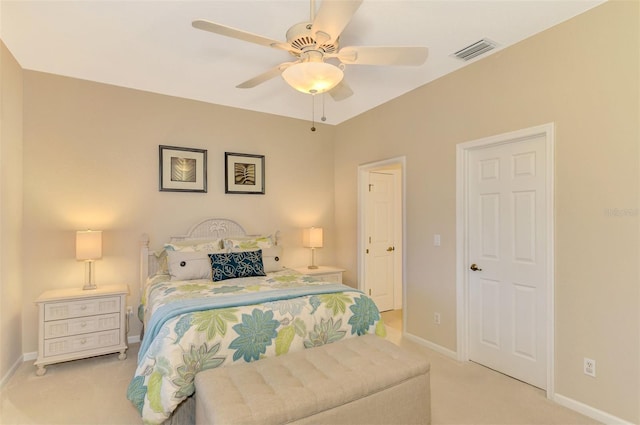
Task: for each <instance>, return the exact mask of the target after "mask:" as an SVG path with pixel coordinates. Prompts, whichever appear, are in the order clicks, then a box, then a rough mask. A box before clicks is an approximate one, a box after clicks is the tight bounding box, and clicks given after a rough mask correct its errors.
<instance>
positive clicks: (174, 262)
mask: <svg viewBox="0 0 640 425" xmlns="http://www.w3.org/2000/svg"><path fill="white" fill-rule="evenodd" d="M167 263H168V265H169V274H170V275H171V280H193V279H209V280H211V259H210V258H209V255H208V253H207V252H205V251H198V252H182V251H167Z"/></svg>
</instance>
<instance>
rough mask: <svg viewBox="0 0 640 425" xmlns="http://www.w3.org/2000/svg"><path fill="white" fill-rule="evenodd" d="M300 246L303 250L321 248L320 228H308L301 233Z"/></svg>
mask: <svg viewBox="0 0 640 425" xmlns="http://www.w3.org/2000/svg"><path fill="white" fill-rule="evenodd" d="M302 245H303V246H304V247H305V248H322V227H310V228H308V229H304V231H303V232H302Z"/></svg>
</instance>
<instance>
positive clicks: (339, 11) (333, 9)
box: [311, 0, 362, 44]
mask: <svg viewBox="0 0 640 425" xmlns="http://www.w3.org/2000/svg"><path fill="white" fill-rule="evenodd" d="M361 4H362V0H323V1H322V4H321V5H320V9H319V10H318V13H317V14H316V17H315V19H314V20H313V26H312V27H311V33H312V34H314V35H315V38H316V39H321V40H323V41H322V43H323V44H324V43H334V42H335V41H336V39H337V38H338V37H339V36H340V34H342V31H343V30H344V28H345V27H346V26H347V24H348V23H349V21H351V18H352V17H353V14H354V13H356V10H358V8H359V7H360V5H361ZM317 33H319V34H317ZM316 34H317V35H316ZM324 40H326V41H324Z"/></svg>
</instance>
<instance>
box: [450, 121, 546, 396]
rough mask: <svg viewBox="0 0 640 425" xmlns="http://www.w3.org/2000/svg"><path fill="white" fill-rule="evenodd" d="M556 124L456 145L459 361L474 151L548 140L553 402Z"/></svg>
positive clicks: (465, 345) (464, 334)
mask: <svg viewBox="0 0 640 425" xmlns="http://www.w3.org/2000/svg"><path fill="white" fill-rule="evenodd" d="M554 133H555V126H554V123H553V122H551V123H547V124H543V125H539V126H535V127H530V128H526V129H522V130H517V131H512V132H509V133H503V134H498V135H494V136H489V137H485V138H482V139H477V140H472V141H469V142H464V143H459V144H457V145H456V294H457V297H456V298H457V299H456V310H457V314H456V319H457V324H456V327H457V345H458V350H457V351H458V360H459V361H468V360H469V310H468V309H469V270H468V268H467V265H468V264H469V228H468V223H469V220H468V203H467V197H468V194H469V188H468V184H467V181H468V166H469V152H470V151H472V150H477V149H483V148H487V147H493V146H498V145H502V144H507V143H513V142H518V141H520V140H527V139H530V138H532V137H538V136H544V138H545V150H546V170H547V172H546V178H545V185H546V189H545V190H546V192H547V193H546V203H547V208H546V211H545V214H546V217H547V223H548V226H547V232H546V242H547V243H546V245H547V246H546V250H547V258H546V260H547V270H546V279H547V286H546V292H547V294H546V297H545V298H546V301H547V317H545V320H546V331H547V338H546V344H547V353H546V354H547V385H546V393H547V398H549V399H551V398H553V394H554V383H555V382H554V377H555V373H554V370H555V364H554V352H555V347H554V341H555V335H554V330H555V314H554V309H555V306H554V304H555V303H554V294H555V280H554V279H555V273H554V270H555V263H554V259H555V255H554V246H555V238H554V235H555V231H554V228H555V220H554V217H555V215H554V211H555V208H554V187H555V184H554V176H555V167H554V156H555V154H554V152H555V140H554Z"/></svg>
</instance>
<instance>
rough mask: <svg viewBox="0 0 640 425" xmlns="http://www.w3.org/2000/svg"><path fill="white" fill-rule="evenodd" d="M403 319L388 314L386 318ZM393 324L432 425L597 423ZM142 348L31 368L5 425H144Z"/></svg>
mask: <svg viewBox="0 0 640 425" xmlns="http://www.w3.org/2000/svg"><path fill="white" fill-rule="evenodd" d="M393 314H395V316H394V317H395V318H396V319H397V317H401V315H400V316H398V313H397V312H395V313H393V312H392V313H390V314H387V313H385V314H384V316H389V315H393ZM401 324H402V323H401V321H400V323H398V321H397V320H394V319H392V318H391V317H389V320H388V339H389V340H391V341H392V342H394V343H396V344H398V345H400V346H402V347H405V348H407V349H409V350H412V351H416V352H419V353H421V354H423V355H424V356H426V357H427V358H428V359H429V361H430V362H431V393H432V394H431V397H432V401H431V403H432V423H433V424H505V425H507V424H508V425H514V424H541V425H542V424H544V425H549V424H562V425H581V424H597V423H598V422H596V421H594V420H592V419H589V418H587V417H585V416H582V415H580V414H578V413H576V412H573V411H571V410H569V409H567V408H564V407H562V406H560V405H558V404H556V403H553V402H552V401H550V400H547V399H546V397H545V395H544V392H543V391H542V390H540V389H537V388H534V387H531V386H529V385H527V384H524V383H522V382H520V381H517V380H514V379H511V378H509V377H507V376H504V375H502V374H500V373H497V372H495V371H492V370H490V369H487V368H485V367H482V366H480V365H477V364H474V363H459V362H457V361H455V360H452V359H450V358H448V357H446V356H443V355H441V354H439V353H437V352H434V351H432V350H429V349H427V348H425V347H422V346H420V345H418V344H416V343H414V342H412V341H410V340H408V339H406V338H403V337H402V334H401V331H400V330H399V329H401V328H400V326H401ZM138 346H139V344H132V345H131V347H130V349H129V351H128V352H127V354H128V357H127V359H126V360H124V361H120V360H118V355H117V354H113V355H106V356H100V357H94V358H91V359H86V360H76V361H72V362H67V363H60V364H56V365H51V366H49V367H47V373H46V375H44V376H36V374H35V371H36V368H35V367H34V366H33V364H32V362H25V363H23V364H22V365H20V367H19V368H18V370H17V371H16V373H15V374H14V375H13V376H12V377H11V378H10V379H9V381H8V382H7V383H6V385H5V386H4V387H3V388H2V389H1V390H0V423H1V424H7V425H8V424H38V425H44V424H87V425H88V424H114V425H116V424H141V423H142V420H141V419H140V417H139V416H138V412H137V410H136V409H135V408H134V407H133V405H132V404H131V403H130V402H129V401H128V400H127V399H126V396H125V394H126V390H127V386H128V384H129V381H130V379H131V378H132V377H133V373H134V371H135V367H136V358H137V351H138Z"/></svg>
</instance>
